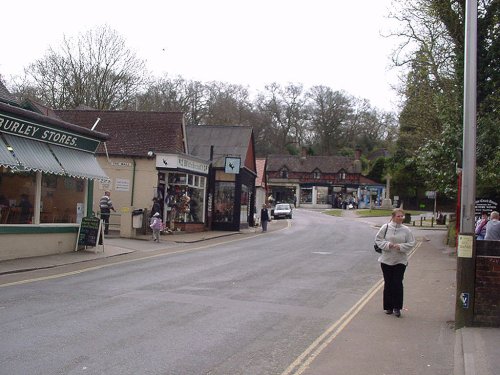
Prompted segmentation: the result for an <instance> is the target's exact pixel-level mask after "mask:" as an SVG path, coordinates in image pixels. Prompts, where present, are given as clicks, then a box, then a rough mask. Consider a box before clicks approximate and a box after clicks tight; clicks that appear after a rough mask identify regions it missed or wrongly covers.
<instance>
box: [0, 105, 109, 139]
mask: <svg viewBox="0 0 500 375" xmlns="http://www.w3.org/2000/svg"><path fill="white" fill-rule="evenodd" d="M0 111H4V112H9V113H11V114H12V115H17V116H19V117H21V118H22V119H25V120H30V121H35V122H38V123H40V124H47V125H53V126H56V127H58V128H60V129H66V130H69V131H72V132H75V133H77V134H82V135H86V136H89V137H91V138H93V139H97V140H99V141H105V140H107V139H108V135H107V134H105V133H104V132H102V131H91V130H90V129H87V128H84V127H81V126H78V125H75V124H73V123H70V122H69V121H64V120H61V119H59V118H54V117H48V116H44V115H41V114H39V113H37V112H33V111H28V110H26V109H23V108H20V107H15V106H12V105H10V104H6V103H3V102H1V101H0Z"/></svg>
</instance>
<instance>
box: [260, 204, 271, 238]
mask: <svg viewBox="0 0 500 375" xmlns="http://www.w3.org/2000/svg"><path fill="white" fill-rule="evenodd" d="M268 222H269V211H268V209H267V204H265V203H264V204H263V205H262V209H261V210H260V223H261V224H262V231H263V232H267V223H268Z"/></svg>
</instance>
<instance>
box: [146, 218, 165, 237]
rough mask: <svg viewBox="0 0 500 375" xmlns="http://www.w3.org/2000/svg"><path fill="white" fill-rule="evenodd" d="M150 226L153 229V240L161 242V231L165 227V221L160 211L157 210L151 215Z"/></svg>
mask: <svg viewBox="0 0 500 375" xmlns="http://www.w3.org/2000/svg"><path fill="white" fill-rule="evenodd" d="M149 227H150V228H151V229H152V230H153V241H155V242H160V232H161V231H162V229H163V222H162V220H161V218H160V213H159V212H155V214H154V215H153V216H152V217H151V224H150V225H149Z"/></svg>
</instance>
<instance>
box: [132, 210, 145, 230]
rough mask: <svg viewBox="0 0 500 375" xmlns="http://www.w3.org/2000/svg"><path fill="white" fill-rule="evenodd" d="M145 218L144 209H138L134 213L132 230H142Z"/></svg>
mask: <svg viewBox="0 0 500 375" xmlns="http://www.w3.org/2000/svg"><path fill="white" fill-rule="evenodd" d="M143 216H144V210H143V209H137V210H133V211H132V228H134V229H139V228H142V220H143Z"/></svg>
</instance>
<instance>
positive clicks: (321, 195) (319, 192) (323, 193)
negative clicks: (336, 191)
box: [316, 186, 328, 204]
mask: <svg viewBox="0 0 500 375" xmlns="http://www.w3.org/2000/svg"><path fill="white" fill-rule="evenodd" d="M316 203H317V204H328V187H327V186H318V187H316Z"/></svg>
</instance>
